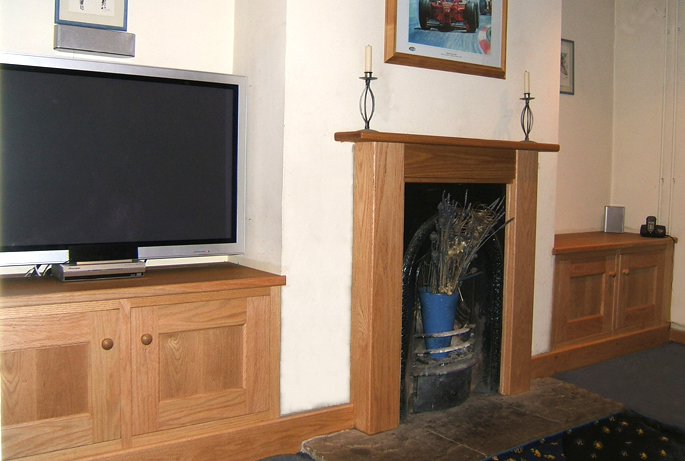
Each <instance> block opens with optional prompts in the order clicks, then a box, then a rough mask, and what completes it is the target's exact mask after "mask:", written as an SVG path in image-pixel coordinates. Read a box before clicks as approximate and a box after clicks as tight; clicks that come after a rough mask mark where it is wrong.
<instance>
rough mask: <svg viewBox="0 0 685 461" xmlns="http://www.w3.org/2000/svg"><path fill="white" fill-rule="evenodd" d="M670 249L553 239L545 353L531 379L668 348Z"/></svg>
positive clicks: (600, 235)
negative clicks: (549, 319)
mask: <svg viewBox="0 0 685 461" xmlns="http://www.w3.org/2000/svg"><path fill="white" fill-rule="evenodd" d="M673 246H674V240H673V239H671V238H670V237H666V238H646V237H642V236H640V235H639V234H633V233H622V234H614V233H605V232H584V233H575V234H559V235H557V236H556V237H555V243H554V249H553V253H554V255H555V263H554V299H553V310H552V344H551V346H552V347H551V351H550V352H548V353H545V354H541V355H538V356H535V357H533V363H534V365H533V370H534V371H533V376H534V377H542V376H551V375H553V374H554V373H557V372H559V371H563V370H567V369H571V368H576V367H579V366H584V365H588V364H590V363H594V362H599V361H601V360H606V359H608V358H611V357H615V356H618V355H621V354H625V353H628V352H633V351H635V350H639V349H644V348H648V347H651V346H654V345H656V344H659V343H662V342H665V341H667V340H668V337H669V336H668V335H669V333H668V330H669V326H670V324H669V320H670V307H671V285H672V282H673Z"/></svg>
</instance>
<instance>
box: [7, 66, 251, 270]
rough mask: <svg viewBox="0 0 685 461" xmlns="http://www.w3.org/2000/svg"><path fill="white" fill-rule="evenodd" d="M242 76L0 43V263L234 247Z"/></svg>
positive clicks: (240, 184) (240, 208) (237, 243)
mask: <svg viewBox="0 0 685 461" xmlns="http://www.w3.org/2000/svg"><path fill="white" fill-rule="evenodd" d="M246 88H247V84H246V78H245V77H241V76H234V75H225V74H218V73H208V72H198V71H187V70H177V69H162V68H153V67H142V66H133V65H125V64H117V63H105V62H96V61H83V60H74V59H62V58H46V57H36V56H26V55H15V54H7V53H4V54H0V266H9V265H39V264H54V263H63V262H75V261H78V262H80V261H88V260H91V261H98V260H119V259H129V258H131V259H141V260H147V259H152V258H174V257H189V256H209V255H229V254H239V253H243V252H244V249H245V206H244V204H245V147H246V141H245V128H246Z"/></svg>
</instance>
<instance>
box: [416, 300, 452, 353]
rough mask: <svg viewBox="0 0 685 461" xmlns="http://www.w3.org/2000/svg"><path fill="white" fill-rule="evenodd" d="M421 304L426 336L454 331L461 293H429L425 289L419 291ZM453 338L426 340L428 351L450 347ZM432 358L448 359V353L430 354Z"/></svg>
mask: <svg viewBox="0 0 685 461" xmlns="http://www.w3.org/2000/svg"><path fill="white" fill-rule="evenodd" d="M419 300H420V302H421V319H422V320H423V332H424V333H426V334H433V333H441V332H443V331H452V330H454V319H455V317H456V315H457V306H459V292H458V291H456V292H454V293H452V294H451V295H447V294H444V293H429V292H427V291H425V289H423V288H422V289H420V290H419ZM451 341H452V337H451V336H448V337H445V338H426V349H438V348H442V347H448V346H449V345H450V342H451ZM430 356H431V357H432V358H436V359H441V358H445V357H447V352H437V353H433V354H430Z"/></svg>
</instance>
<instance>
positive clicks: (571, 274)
mask: <svg viewBox="0 0 685 461" xmlns="http://www.w3.org/2000/svg"><path fill="white" fill-rule="evenodd" d="M554 280H555V288H554V290H555V291H554V309H553V317H554V318H553V322H552V324H553V333H554V334H553V339H552V342H553V346H556V345H558V344H559V343H564V342H566V341H571V340H574V339H577V338H582V337H586V336H591V335H597V334H600V333H604V332H608V331H610V330H611V328H612V321H613V320H612V319H613V303H614V288H615V283H616V256H615V254H607V253H599V254H591V255H581V256H569V257H557V259H556V261H555V275H554Z"/></svg>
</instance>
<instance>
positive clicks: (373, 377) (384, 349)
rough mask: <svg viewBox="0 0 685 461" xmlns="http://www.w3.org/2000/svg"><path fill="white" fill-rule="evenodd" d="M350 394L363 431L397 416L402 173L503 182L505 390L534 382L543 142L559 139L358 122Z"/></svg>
mask: <svg viewBox="0 0 685 461" xmlns="http://www.w3.org/2000/svg"><path fill="white" fill-rule="evenodd" d="M335 139H336V140H337V141H344V142H354V143H355V149H354V175H355V176H354V249H353V275H352V325H351V344H352V346H351V389H350V391H351V403H352V405H353V408H354V421H355V427H356V428H357V429H359V430H361V431H363V432H366V433H376V432H380V431H383V430H387V429H391V428H393V427H396V426H397V425H398V424H399V419H400V409H399V404H398V402H399V401H400V380H401V370H400V369H401V364H400V360H401V352H400V351H401V327H402V326H401V324H402V319H401V317H402V312H401V306H402V299H401V298H402V253H403V251H402V250H403V248H402V247H403V224H404V223H403V219H404V218H403V202H404V188H405V182H432V183H436V182H444V183H500V184H506V189H507V194H506V195H507V216H508V217H515V218H516V219H515V220H514V222H512V223H511V225H509V226H507V228H506V229H505V268H504V290H503V291H504V293H503V313H502V349H501V366H500V386H499V387H500V393H502V394H514V393H518V392H524V391H526V390H528V389H529V387H530V359H531V344H532V317H533V294H534V287H533V283H534V270H533V268H534V265H535V221H536V211H537V210H536V208H537V170H538V162H537V160H538V152H541V151H546V152H557V151H558V150H559V146H558V145H556V144H540V143H534V142H529V141H526V142H515V141H491V140H482V139H466V138H451V137H441V136H423V135H409V134H395V133H383V132H374V131H366V130H365V131H356V132H344V133H336V135H335Z"/></svg>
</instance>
